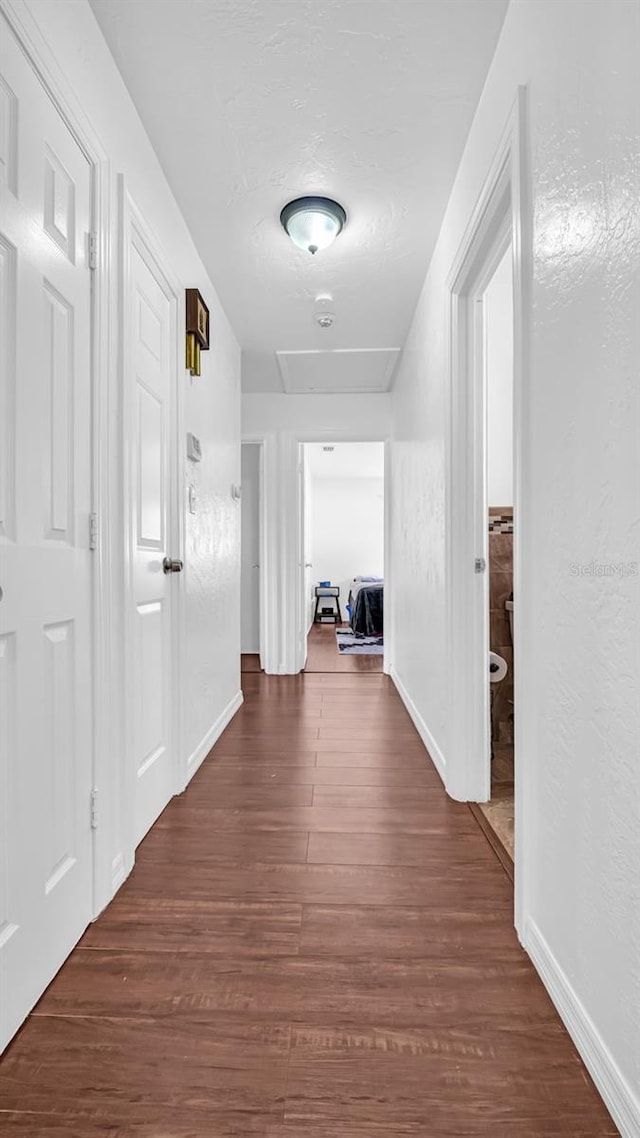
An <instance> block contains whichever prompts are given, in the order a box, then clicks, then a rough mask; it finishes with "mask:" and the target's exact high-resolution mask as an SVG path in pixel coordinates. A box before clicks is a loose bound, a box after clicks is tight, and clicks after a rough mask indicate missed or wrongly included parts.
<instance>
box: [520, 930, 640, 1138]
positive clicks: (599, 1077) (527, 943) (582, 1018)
mask: <svg viewBox="0 0 640 1138" xmlns="http://www.w3.org/2000/svg"><path fill="white" fill-rule="evenodd" d="M524 947H525V949H526V951H527V952H528V953H529V956H530V957H531V959H532V961H533V963H534V964H535V966H536V969H537V971H538V973H539V975H540V978H541V980H542V982H543V984H544V986H545V988H546V989H547V991H548V993H549V995H550V996H551V999H552V1000H553V1003H554V1004H555V1006H556V1008H557V1010H558V1013H559V1015H560V1018H561V1019H562V1021H563V1023H564V1025H565V1027H566V1029H567V1031H568V1032H569V1035H570V1036H571V1038H572V1039H573V1042H574V1043H575V1045H576V1047H577V1049H578V1051H579V1053H580V1055H581V1057H582V1059H583V1062H584V1064H585V1067H586V1068H587V1070H588V1071H589V1074H590V1075H591V1078H592V1079H593V1081H594V1083H595V1085H596V1087H597V1088H598V1091H599V1092H600V1095H601V1096H602V1099H603V1101H604V1103H605V1106H606V1107H607V1110H608V1111H609V1113H610V1114H611V1117H612V1118H613V1121H614V1122H615V1124H616V1126H617V1127H618V1130H619V1131H620V1134H621V1135H622V1138H638V1135H639V1134H640V1101H639V1100H638V1098H636V1096H635V1095H634V1093H633V1091H632V1089H631V1087H630V1086H629V1084H628V1083H627V1081H626V1079H625V1078H624V1076H623V1075H622V1072H621V1071H620V1069H619V1068H618V1065H617V1063H616V1061H615V1059H614V1058H613V1055H612V1054H611V1052H610V1051H609V1049H608V1047H607V1046H606V1044H605V1042H604V1040H603V1039H602V1037H601V1035H600V1034H599V1032H598V1030H597V1028H596V1026H595V1024H594V1023H593V1020H592V1019H591V1017H590V1016H589V1014H588V1012H587V1010H586V1008H585V1007H584V1006H583V1004H582V1003H581V1001H580V999H579V997H578V995H577V993H576V992H575V991H574V989H573V988H572V986H571V984H570V982H569V980H568V979H567V977H566V975H565V974H564V972H563V971H562V968H561V967H560V965H559V964H558V961H557V960H556V958H555V956H554V955H553V953H552V951H551V949H550V948H549V945H548V944H547V942H546V940H545V938H544V937H543V935H542V933H541V932H540V929H539V928H538V927H537V925H536V924H535V922H534V921H532V920H531V918H527V920H526V921H525V936H524Z"/></svg>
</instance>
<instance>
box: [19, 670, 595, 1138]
mask: <svg viewBox="0 0 640 1138" xmlns="http://www.w3.org/2000/svg"><path fill="white" fill-rule="evenodd" d="M243 687H244V694H245V704H244V706H243V707H242V709H241V710H240V712H239V713H238V715H237V716H236V717H235V719H234V720H233V722H232V723H231V725H230V726H229V727H228V728H227V730H226V732H225V733H224V735H223V736H222V738H221V739H220V741H219V742H218V744H217V745H216V747H215V748H214V750H213V752H212V754H211V755H210V756H209V758H208V760H207V761H206V762H205V764H204V765H203V766H202V767H201V769H200V771H199V772H198V774H197V775H196V777H195V778H194V779H193V781H192V782H191V784H190V785H189V787H188V789H187V791H186V793H185V794H184V795H183V796H182V797H181V798H177V799H174V800H173V801H172V802H171V803H170V805H169V806H168V807H167V809H166V810H165V812H164V814H163V815H162V816H161V818H160V819H159V821H158V822H157V824H156V825H155V826H154V827H153V829H152V830H151V832H150V833H149V835H148V837H147V838H146V839H145V841H144V842H143V843H142V845H141V846H140V848H139V851H138V858H137V864H136V868H135V870H134V872H133V874H132V875H131V877H130V878H129V880H128V881H127V883H126V884H125V886H124V887H123V888H122V889H121V891H120V892H119V894H118V895H117V896H116V898H115V899H114V901H113V903H112V904H111V905H110V906H109V908H108V909H107V910H106V912H105V913H104V914H103V915H102V917H101V918H100V919H99V920H98V921H97V923H96V924H95V925H93V926H92V927H91V928H90V929H89V930H88V932H87V933H86V935H85V937H84V939H83V940H82V942H81V944H80V946H79V947H78V948H77V949H76V950H75V951H74V952H73V954H72V955H71V957H70V958H69V960H68V961H67V963H66V964H65V965H64V967H63V968H62V970H61V971H60V973H59V974H58V976H57V978H56V979H55V980H54V982H53V984H52V985H51V986H50V988H49V989H48V991H47V992H46V994H45V995H44V997H43V998H42V1000H41V1001H40V1003H39V1005H38V1006H37V1009H36V1011H35V1012H34V1014H33V1015H32V1016H31V1017H30V1018H29V1020H28V1021H27V1023H26V1024H25V1026H24V1028H23V1030H22V1031H21V1032H20V1033H19V1035H18V1036H17V1037H16V1039H15V1041H14V1042H13V1044H12V1045H11V1046H10V1048H9V1050H8V1052H7V1054H6V1058H5V1061H4V1064H3V1072H2V1084H1V1085H2V1105H3V1109H4V1110H5V1111H8V1113H6V1114H4V1115H2V1116H1V1119H2V1121H1V1126H2V1133H3V1135H6V1136H7V1138H10V1136H11V1138H18V1136H20V1138H26V1136H29V1138H45V1136H49V1135H51V1136H55V1138H62V1136H65V1138H98V1136H99V1135H100V1136H102V1135H105V1134H109V1135H112V1136H114V1138H125V1136H126V1138H134V1136H135V1138H231V1136H233V1138H241V1136H249V1135H261V1136H263V1138H301V1136H302V1135H303V1134H304V1135H305V1136H308V1138H314V1136H315V1138H376V1136H377V1135H379V1136H380V1138H383V1136H384V1138H392V1136H393V1135H403V1136H407V1135H413V1136H415V1138H440V1136H442V1138H444V1136H448V1138H454V1136H456V1138H460V1136H463V1135H465V1136H466V1135H485V1136H487V1138H494V1136H497V1135H504V1136H505V1138H507V1136H508V1138H542V1136H543V1135H545V1136H551V1135H554V1136H559V1135H563V1134H567V1135H572V1136H573V1138H578V1136H580V1138H604V1136H609V1135H611V1136H613V1135H615V1134H616V1133H617V1131H616V1129H615V1127H614V1126H613V1124H612V1122H611V1121H610V1119H609V1116H608V1114H607V1113H606V1111H605V1108H604V1106H603V1105H602V1102H601V1100H600V1098H599V1097H598V1095H597V1093H596V1091H595V1089H594V1087H593V1085H592V1083H591V1081H590V1079H589V1078H588V1076H587V1074H586V1072H585V1069H584V1067H583V1065H582V1063H581V1061H580V1059H579V1058H578V1056H577V1054H576V1052H575V1050H574V1048H573V1046H572V1044H571V1042H570V1040H569V1037H568V1035H567V1033H566V1031H565V1029H564V1027H563V1026H562V1024H561V1022H560V1020H559V1018H558V1016H557V1014H556V1012H555V1011H554V1009H553V1007H552V1005H551V1003H550V1000H549V999H548V997H547V995H546V993H545V991H544V989H543V986H542V984H541V982H540V980H539V979H538V977H537V975H536V973H535V971H534V969H533V966H532V965H531V963H530V962H529V961H528V959H527V957H526V956H525V954H524V952H523V951H522V950H521V949H520V947H519V946H518V943H517V940H516V934H515V932H514V930H513V921H512V907H513V896H512V887H511V884H510V882H509V880H508V878H507V876H506V875H505V872H504V870H503V869H502V867H501V865H500V864H499V862H498V861H497V859H496V858H495V856H494V854H493V852H492V850H491V849H490V847H489V845H488V843H487V842H486V840H485V838H484V837H483V835H482V834H481V832H480V830H479V829H478V826H477V824H476V822H475V821H474V819H473V817H472V815H471V813H470V811H469V809H468V808H467V806H466V805H464V804H460V803H455V802H453V801H451V800H450V799H448V798H447V797H446V795H445V793H444V790H443V788H442V786H441V783H440V780H439V778H438V776H437V774H436V773H435V771H434V769H433V768H432V766H431V765H430V763H429V761H428V759H427V757H426V755H425V752H424V749H423V747H422V744H421V742H420V740H419V739H418V736H417V734H416V732H415V731H414V729H413V726H412V724H411V722H410V720H409V717H408V715H407V713H406V712H405V710H404V708H403V706H402V703H401V701H400V698H399V696H398V695H397V693H396V691H395V689H394V688H393V685H392V683H391V681H390V680H389V679H388V678H387V677H385V676H382V675H370V676H367V675H364V676H358V675H353V676H347V675H335V676H333V675H306V676H295V677H273V676H271V677H269V676H265V675H262V674H259V673H253V674H245V675H244V676H243Z"/></svg>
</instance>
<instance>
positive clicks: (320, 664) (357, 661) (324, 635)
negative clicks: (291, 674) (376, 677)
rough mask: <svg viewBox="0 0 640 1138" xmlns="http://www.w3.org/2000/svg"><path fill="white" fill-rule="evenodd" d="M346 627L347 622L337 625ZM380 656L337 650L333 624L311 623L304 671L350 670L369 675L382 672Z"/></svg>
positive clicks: (381, 658)
mask: <svg viewBox="0 0 640 1138" xmlns="http://www.w3.org/2000/svg"><path fill="white" fill-rule="evenodd" d="M337 627H338V628H348V627H349V625H348V624H342V625H338V626H337ZM382 663H383V657H382V656H355V655H354V656H350V655H348V654H347V655H345V654H344V653H343V652H340V651H339V650H338V643H337V640H336V625H335V624H313V625H312V626H311V629H310V630H309V635H308V636H307V662H306V664H305V667H304V670H305V672H352V673H357V674H358V675H370V674H371V673H376V672H382Z"/></svg>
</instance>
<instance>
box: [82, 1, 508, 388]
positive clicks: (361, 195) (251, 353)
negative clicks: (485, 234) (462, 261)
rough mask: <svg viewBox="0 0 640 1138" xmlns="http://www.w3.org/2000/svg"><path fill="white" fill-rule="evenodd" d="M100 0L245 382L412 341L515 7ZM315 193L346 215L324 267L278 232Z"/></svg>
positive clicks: (254, 384) (264, 381)
mask: <svg viewBox="0 0 640 1138" xmlns="http://www.w3.org/2000/svg"><path fill="white" fill-rule="evenodd" d="M91 5H92V8H93V10H94V12H95V14H96V17H97V19H98V21H99V23H100V25H101V27H102V30H103V32H104V35H105V37H106V39H107V41H108V43H109V46H110V47H111V50H112V52H113V54H114V56H115V59H116V62H117V64H118V67H119V68H120V71H121V72H122V74H123V76H124V79H125V82H126V83H127V86H128V88H129V90H130V92H131V95H132V96H133V99H134V101H135V103H136V105H137V107H138V110H139V113H140V115H141V118H142V120H143V122H144V124H145V126H146V129H147V131H148V133H149V135H150V137H151V140H152V142H153V145H154V147H155V149H156V151H157V153H158V155H159V157H160V160H161V162H162V165H163V167H164V170H165V172H166V175H167V177H168V179H169V182H170V183H171V186H172V188H173V191H174V193H175V195H176V198H177V200H178V202H179V204H180V206H181V208H182V211H183V213H184V215H185V217H186V220H187V223H188V225H189V227H190V229H191V232H192V234H193V237H194V239H195V241H196V243H197V245H198V247H199V249H200V253H201V255H202V258H203V260H204V261H205V264H206V265H207V268H208V270H209V273H210V276H211V278H212V280H213V281H214V283H215V285H216V288H217V290H218V293H219V295H220V299H221V301H222V303H223V305H224V308H225V311H226V312H227V315H228V316H229V319H230V320H231V323H232V325H233V328H234V331H235V333H236V336H237V337H238V340H239V342H240V344H241V347H242V351H243V387H244V389H245V390H253V391H266V390H273V391H282V390H283V387H282V381H281V377H280V372H279V369H278V365H277V360H276V355H275V353H276V352H277V351H301V350H305V351H309V350H315V351H319V350H323V349H330V350H335V349H337V348H340V349H344V348H349V349H356V350H362V349H371V348H385V349H393V348H401V347H402V344H403V343H404V339H405V336H406V333H407V330H408V327H409V323H410V321H411V316H412V314H413V309H414V307H415V304H416V301H417V297H418V293H419V290H420V287H421V285H422V281H423V279H424V275H425V272H426V269H427V265H428V261H429V257H430V255H431V252H432V249H433V245H434V242H435V238H436V236H437V232H438V229H439V225H440V222H441V219H442V215H443V212H444V208H445V205H446V202H447V198H448V195H449V192H450V189H451V184H452V181H453V178H454V175H455V171H456V168H457V165H458V162H459V159H460V156H461V153H462V149H463V146H464V142H465V139H466V136H467V133H468V130H469V126H470V124H471V120H472V117H473V113H474V110H475V107H476V104H477V101H478V98H479V95H480V91H481V89H482V85H483V83H484V79H485V76H486V73H487V70H488V67H489V64H490V62H491V58H492V56H493V52H494V49H495V45H496V41H497V38H498V35H499V31H500V28H501V25H502V20H503V18H504V13H505V11H506V7H507V0H368V2H364V0H315V2H308V0H162V3H158V2H157V0H135V3H134V2H132V0H91ZM305 193H320V194H326V195H329V196H331V197H335V198H337V199H338V200H339V201H340V202H341V203H342V204H343V205H344V207H345V209H346V211H347V225H346V227H345V229H344V231H343V233H342V234H341V235H340V236H339V237H338V239H337V241H336V242H335V244H334V245H333V246H332V247H331V248H330V249H328V250H325V251H324V252H321V253H318V254H317V255H316V256H315V257H311V256H310V255H309V254H308V253H306V252H303V251H301V250H299V249H297V248H296V247H295V246H294V245H293V244H292V243H291V241H289V239H288V238H287V237H286V235H285V233H284V231H283V229H282V228H281V226H280V223H279V214H280V210H281V208H282V206H283V205H284V204H285V203H286V202H287V201H289V200H290V199H291V198H294V197H298V196H300V195H301V194H305ZM193 283H194V284H197V283H198V282H193ZM318 293H329V294H330V296H331V298H332V299H331V301H324V302H321V303H320V304H316V303H315V297H316V295H317V294H318ZM319 308H324V309H330V311H331V312H332V313H334V315H335V320H334V323H333V325H332V327H331V328H329V329H321V328H319V327H318V325H317V324H316V322H315V320H314V313H315V312H316V311H317V310H318V309H319ZM324 365H325V369H326V376H327V380H328V381H329V383H330V380H331V368H332V357H331V356H330V355H329V354H328V355H327V356H326V357H325V358H324Z"/></svg>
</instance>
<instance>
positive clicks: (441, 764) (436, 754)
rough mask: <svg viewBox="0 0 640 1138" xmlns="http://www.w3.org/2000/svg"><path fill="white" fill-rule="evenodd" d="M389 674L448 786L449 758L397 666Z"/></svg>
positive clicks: (434, 763) (435, 765)
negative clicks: (445, 755)
mask: <svg viewBox="0 0 640 1138" xmlns="http://www.w3.org/2000/svg"><path fill="white" fill-rule="evenodd" d="M389 675H390V676H391V679H392V680H393V682H394V684H395V686H396V688H397V691H398V695H399V696H400V699H401V700H402V702H403V704H404V706H405V707H406V709H407V711H408V712H409V715H410V716H411V718H412V720H413V723H414V726H415V728H416V731H417V732H418V735H419V736H420V738H421V739H422V742H423V743H424V745H425V747H426V748H427V751H428V752H429V757H430V759H431V762H432V763H433V765H434V767H435V768H436V770H437V772H438V774H439V775H440V778H441V779H442V781H443V783H444V785H445V787H446V785H447V779H446V770H447V760H446V759H445V757H444V755H443V753H442V751H441V750H440V747H439V746H438V744H437V743H436V741H435V739H434V737H433V735H432V734H431V732H430V730H429V728H428V727H427V725H426V723H425V721H424V719H423V718H422V716H421V714H420V712H419V711H418V708H417V707H416V705H415V703H414V702H413V700H412V698H411V696H410V695H409V692H408V691H407V689H406V688H405V686H404V684H403V682H402V680H401V679H400V677H399V675H398V673H397V672H396V670H395V668H394V667H393V665H392V666H391V668H390V670H389Z"/></svg>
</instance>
